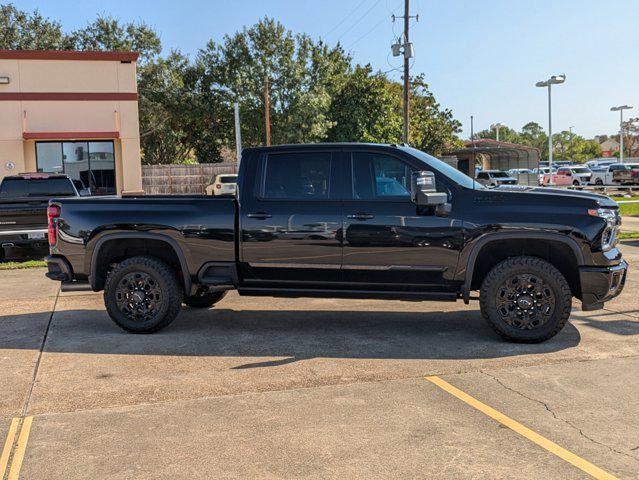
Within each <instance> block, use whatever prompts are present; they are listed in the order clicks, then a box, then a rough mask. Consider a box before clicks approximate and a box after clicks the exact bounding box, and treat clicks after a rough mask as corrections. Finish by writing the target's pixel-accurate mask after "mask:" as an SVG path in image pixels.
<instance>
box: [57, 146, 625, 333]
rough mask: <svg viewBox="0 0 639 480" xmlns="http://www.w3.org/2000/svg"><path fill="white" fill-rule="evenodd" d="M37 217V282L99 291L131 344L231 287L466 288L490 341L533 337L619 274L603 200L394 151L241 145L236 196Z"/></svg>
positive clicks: (454, 291) (413, 291) (338, 293)
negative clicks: (42, 249) (40, 256)
mask: <svg viewBox="0 0 639 480" xmlns="http://www.w3.org/2000/svg"><path fill="white" fill-rule="evenodd" d="M49 218H50V224H49V235H50V237H49V241H50V244H51V255H50V256H49V257H47V260H48V266H49V271H48V273H47V275H48V276H49V278H52V279H55V280H59V281H62V282H63V283H64V285H63V287H64V286H69V284H71V287H73V286H74V283H81V282H89V284H90V285H91V287H92V288H93V290H95V291H100V290H104V300H105V304H106V308H107V311H108V313H109V315H110V316H111V318H112V319H113V320H114V321H115V322H116V323H117V324H118V325H119V326H120V327H122V328H124V329H125V330H127V331H130V332H136V333H150V332H154V331H157V330H159V329H161V328H163V327H165V326H166V325H168V324H169V323H171V321H173V319H174V318H175V317H176V316H177V314H178V312H179V311H180V305H181V304H182V303H183V302H184V303H186V304H187V305H190V306H192V307H210V306H211V305H213V304H214V303H216V302H218V301H219V300H220V299H221V298H222V297H223V296H224V294H225V293H226V291H227V290H230V289H237V290H238V292H239V294H240V295H253V296H279V297H328V298H377V299H393V300H396V299H402V300H413V301H415V300H440V301H455V300H457V299H461V300H463V301H465V302H468V301H469V300H470V299H471V292H472V291H479V305H480V308H481V312H482V314H483V316H484V318H485V319H486V320H487V321H488V323H489V324H490V325H491V326H492V327H493V328H494V329H495V331H496V332H497V333H499V334H500V335H502V336H503V337H505V338H507V339H509V340H514V341H521V342H540V341H544V340H547V339H548V338H551V337H552V336H554V335H555V334H556V333H557V332H559V331H560V330H561V329H562V328H563V326H564V325H565V323H566V321H567V320H568V317H569V315H570V311H571V307H572V299H573V297H576V298H578V299H579V300H581V303H582V307H583V309H584V310H593V309H599V308H602V307H603V304H604V302H606V301H608V300H610V299H611V298H613V297H614V296H615V295H618V294H619V292H621V290H622V288H623V285H624V281H625V277H626V268H627V264H626V262H625V261H624V260H623V259H622V258H621V252H620V251H619V250H618V249H617V247H616V242H617V230H618V226H619V224H620V216H619V209H618V206H617V204H616V203H615V202H614V201H612V200H611V199H610V198H608V197H605V196H603V195H595V194H590V193H585V192H575V191H565V190H553V189H549V188H533V187H518V186H512V187H500V188H491V189H488V188H486V187H484V186H483V185H481V184H479V183H477V182H475V181H474V180H473V179H471V178H469V177H467V176H466V175H464V174H463V173H461V172H459V171H458V170H456V169H454V168H452V167H451V166H449V165H447V164H446V163H444V162H442V161H440V160H438V159H436V158H434V157H432V156H430V155H427V154H425V153H424V152H421V151H419V150H416V149H414V148H410V147H407V146H401V145H377V144H347V143H345V144H314V145H287V146H278V147H268V148H250V149H245V150H244V151H243V153H242V160H241V166H240V171H239V174H238V196H237V198H215V197H207V196H148V197H143V196H142V197H129V198H105V199H64V198H62V199H55V200H52V201H51V203H50V206H49ZM475 298H476V297H475ZM300 321H304V319H303V315H300Z"/></svg>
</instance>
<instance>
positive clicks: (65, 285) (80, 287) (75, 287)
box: [60, 282, 93, 292]
mask: <svg viewBox="0 0 639 480" xmlns="http://www.w3.org/2000/svg"><path fill="white" fill-rule="evenodd" d="M60 290H61V291H62V292H92V291H93V289H92V288H91V284H90V283H89V282H62V286H61V287H60Z"/></svg>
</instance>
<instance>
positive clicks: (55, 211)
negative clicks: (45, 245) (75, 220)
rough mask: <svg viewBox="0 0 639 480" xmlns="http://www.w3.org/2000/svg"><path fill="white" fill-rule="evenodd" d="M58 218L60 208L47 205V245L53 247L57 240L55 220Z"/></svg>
mask: <svg viewBox="0 0 639 480" xmlns="http://www.w3.org/2000/svg"><path fill="white" fill-rule="evenodd" d="M59 216H60V207H58V206H57V205H49V207H48V208H47V218H48V220H49V226H48V228H47V236H48V237H49V245H51V246H54V245H55V243H56V240H57V238H56V237H57V235H56V233H57V228H58V226H57V225H56V223H55V219H56V218H58V217H59Z"/></svg>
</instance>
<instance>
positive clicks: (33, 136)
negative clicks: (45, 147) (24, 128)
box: [22, 132, 120, 140]
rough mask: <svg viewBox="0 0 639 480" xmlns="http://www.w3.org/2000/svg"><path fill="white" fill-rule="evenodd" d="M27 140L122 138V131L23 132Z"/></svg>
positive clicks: (23, 136)
mask: <svg viewBox="0 0 639 480" xmlns="http://www.w3.org/2000/svg"><path fill="white" fill-rule="evenodd" d="M22 138H24V139H25V140H59V139H60V140H62V139H63V140H77V139H86V138H93V139H98V138H100V139H101V138H108V139H112V138H120V132H23V133H22Z"/></svg>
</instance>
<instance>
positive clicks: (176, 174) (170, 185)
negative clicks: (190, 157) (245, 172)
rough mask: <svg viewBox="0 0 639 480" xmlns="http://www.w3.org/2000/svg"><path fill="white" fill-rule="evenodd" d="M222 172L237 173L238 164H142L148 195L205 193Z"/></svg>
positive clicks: (143, 182) (143, 185) (143, 183)
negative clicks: (207, 187)
mask: <svg viewBox="0 0 639 480" xmlns="http://www.w3.org/2000/svg"><path fill="white" fill-rule="evenodd" d="M220 173H237V164H236V163H202V164H196V165H142V188H143V189H144V193H146V194H147V195H188V194H204V193H205V191H204V189H205V188H206V186H207V185H210V184H211V183H213V181H214V180H215V176H216V175H218V174H220Z"/></svg>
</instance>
